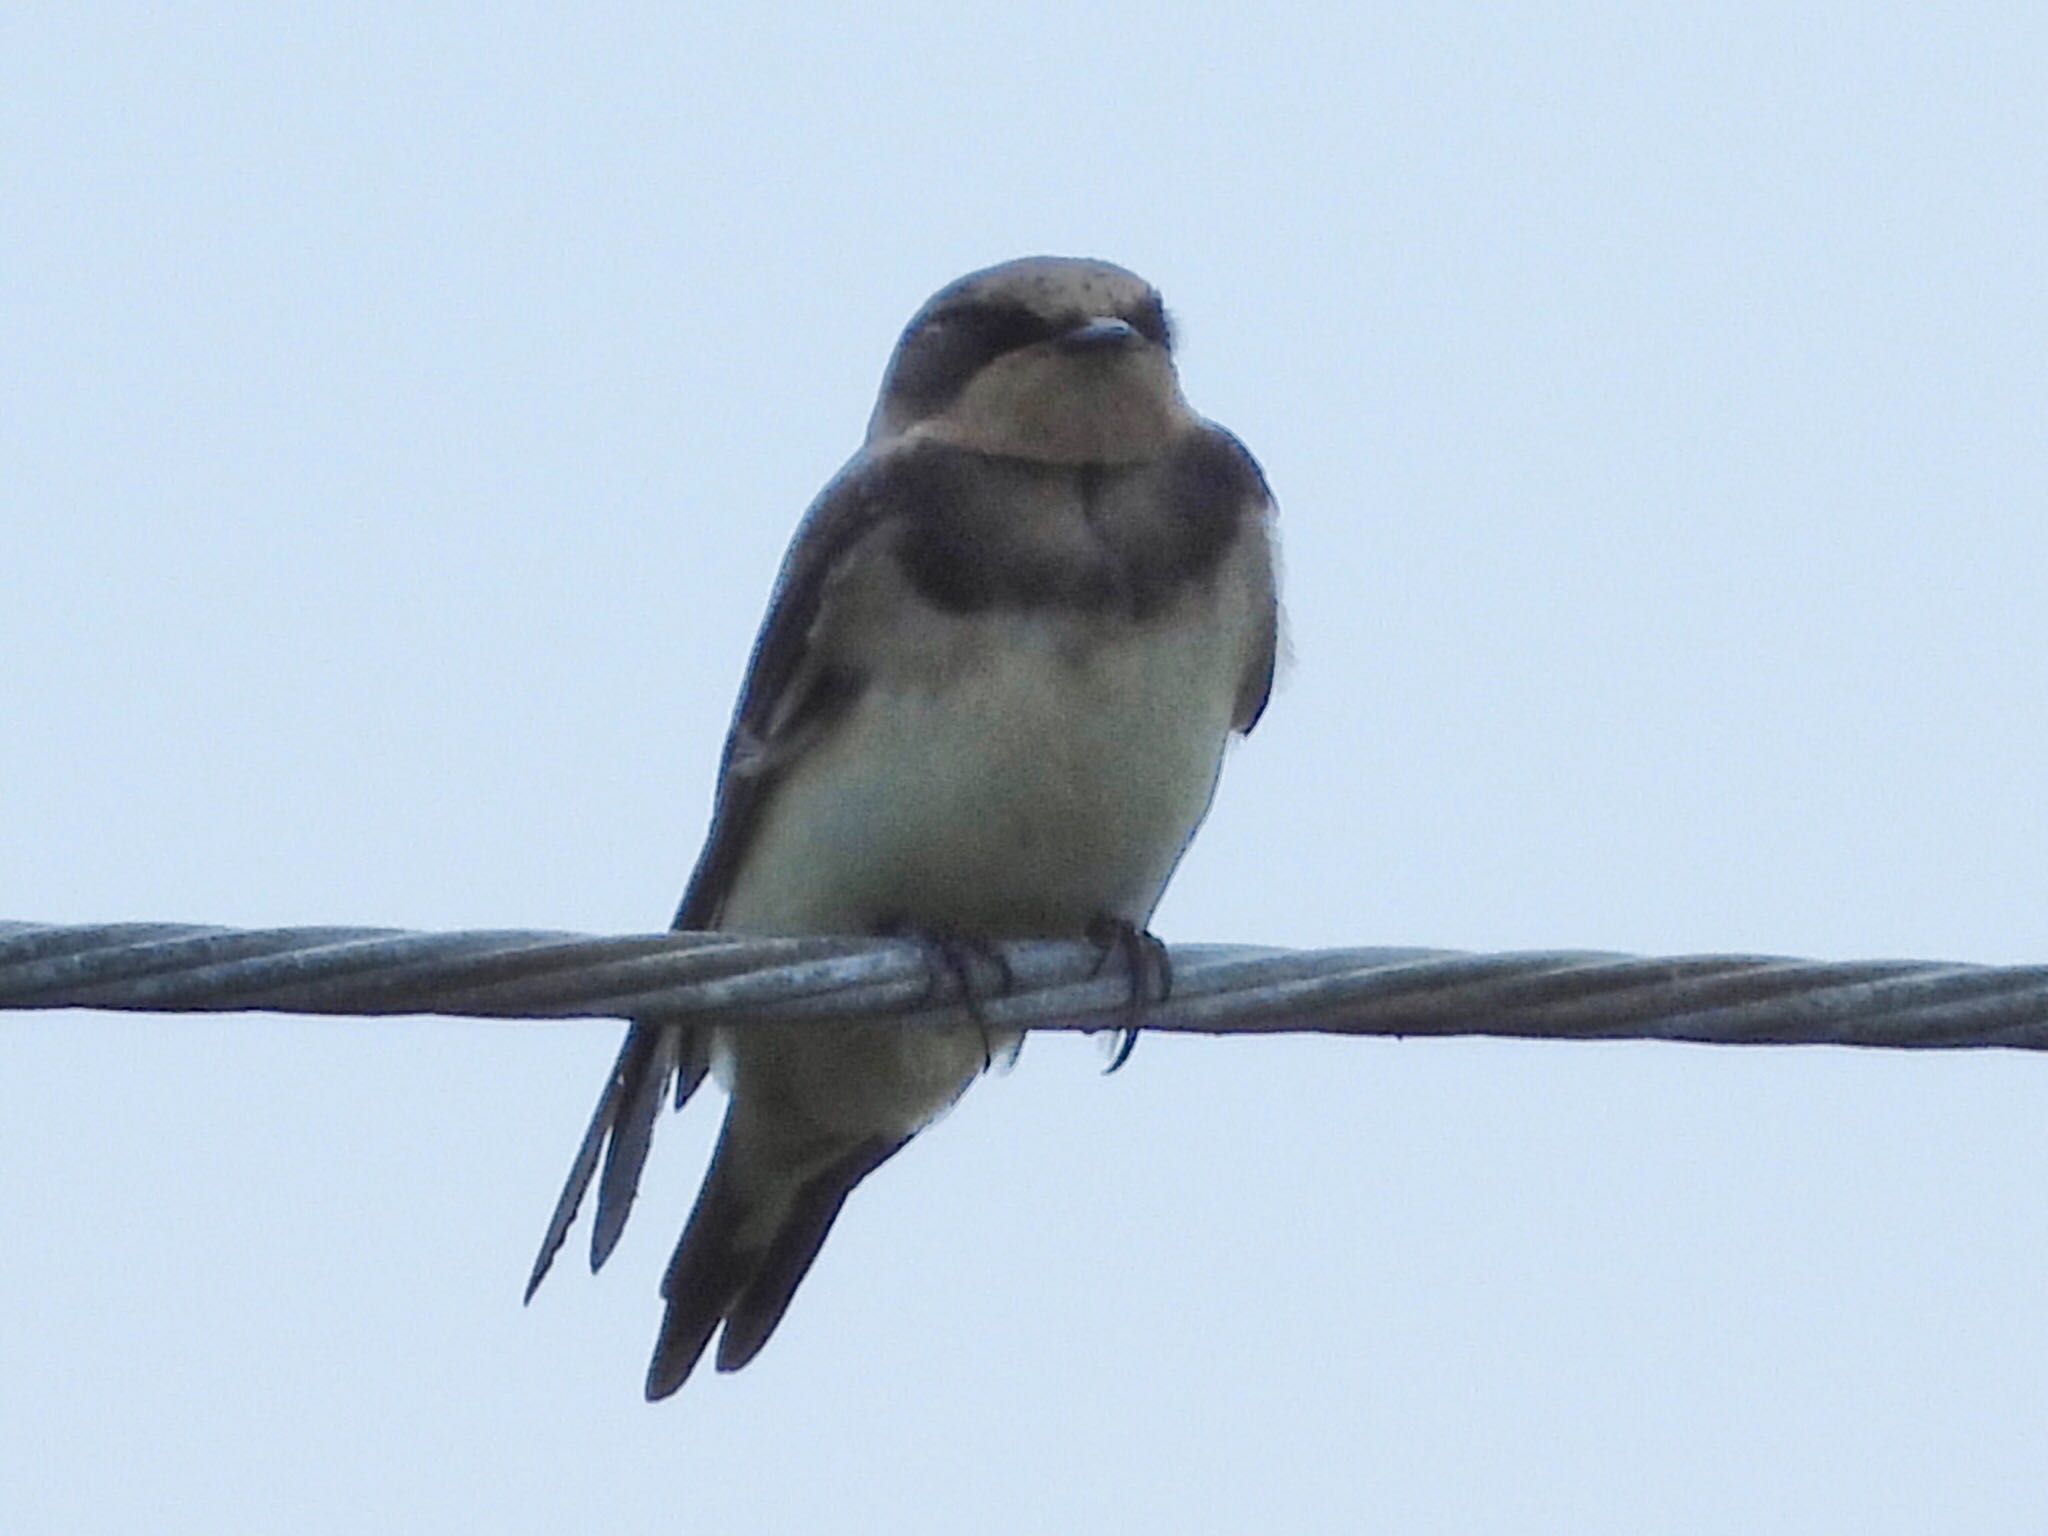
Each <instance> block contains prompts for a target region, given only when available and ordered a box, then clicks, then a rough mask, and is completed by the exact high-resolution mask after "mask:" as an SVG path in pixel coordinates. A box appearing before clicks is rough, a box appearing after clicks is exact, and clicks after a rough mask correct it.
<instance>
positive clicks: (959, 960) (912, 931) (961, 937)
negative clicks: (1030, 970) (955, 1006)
mask: <svg viewBox="0 0 2048 1536" xmlns="http://www.w3.org/2000/svg"><path fill="white" fill-rule="evenodd" d="M882 932H883V933H885V934H888V935H889V936H891V937H893V938H903V939H909V940H910V941H911V942H912V943H914V944H916V945H917V947H918V948H919V949H921V950H922V951H923V952H924V957H925V987H924V994H923V995H922V996H921V997H919V998H918V1000H917V1006H918V1007H919V1008H925V1007H929V1006H930V1005H931V1004H933V1003H937V1002H941V1001H946V1000H949V999H952V1000H957V1001H958V1002H959V1004H960V1006H961V1007H963V1008H965V1009H966V1010H967V1016H968V1018H969V1019H971V1020H973V1022H974V1027H975V1028H976V1029H978V1030H979V1031H981V1069H982V1070H983V1071H984V1072H986V1071H988V1070H989V1069H990V1068H991V1067H993V1066H994V1065H995V1054H994V1041H993V1040H992V1038H991V1037H990V1034H989V1026H988V1015H987V1014H986V1012H984V1010H983V1008H982V1002H983V1000H984V999H985V998H988V997H1008V996H1009V995H1010V993H1011V992H1013V991H1015V990H1016V987H1017V973H1016V971H1015V970H1013V969H1012V968H1011V966H1010V957H1009V956H1008V955H1007V954H1005V953H1004V952H1003V947H1002V946H1001V945H1000V944H998V943H996V941H995V940H993V939H987V938H983V937H982V936H981V935H979V934H968V933H959V932H956V931H955V930H953V929H950V928H941V927H934V926H931V925H928V924H922V923H914V922H912V921H910V920H909V919H908V918H902V917H898V918H892V919H891V920H890V921H888V922H886V923H884V924H882ZM976 961H980V962H982V963H983V964H986V965H988V966H990V967H992V968H993V969H994V971H995V973H996V981H995V985H994V986H993V987H990V988H986V989H984V988H983V987H982V986H981V985H980V984H979V982H978V980H977V978H976V976H975V973H974V962H976ZM948 982H950V983H951V988H950V991H949V989H948V987H947V986H946V983H948Z"/></svg>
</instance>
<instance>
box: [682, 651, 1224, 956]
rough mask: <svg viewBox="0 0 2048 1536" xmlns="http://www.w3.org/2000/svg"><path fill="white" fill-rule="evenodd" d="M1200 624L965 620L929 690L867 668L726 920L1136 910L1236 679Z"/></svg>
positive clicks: (1007, 927) (806, 921)
mask: <svg viewBox="0 0 2048 1536" xmlns="http://www.w3.org/2000/svg"><path fill="white" fill-rule="evenodd" d="M1201 618H1202V619H1204V620H1206V621H1207V622H1196V621H1195V620H1194V618H1193V616H1190V620H1189V621H1188V622H1183V623H1178V624H1170V625H1158V626H1147V627H1144V628H1129V629H1126V630H1124V631H1123V632H1122V633H1121V635H1120V636H1118V638H1116V639H1115V640H1113V641H1111V642H1109V643H1100V644H1093V645H1089V644H1086V643H1084V642H1083V641H1082V639H1081V638H1080V637H1081V636H1083V635H1085V634H1086V633H1087V631H1086V629H1084V628H1083V627H1082V626H1083V625H1084V624H1085V622H1086V621H1084V620H1080V619H1077V618H1075V617H1073V616H1068V615H1062V616H1058V617H1054V618H1040V617H1032V618H1025V617H1020V616H1014V615H1007V614H998V615H994V616H976V617H975V618H973V619H960V620H954V621H950V622H952V623H954V624H956V625H960V626H968V625H972V626H974V627H975V628H976V630H977V631H978V634H977V635H976V636H975V641H976V643H974V645H973V647H972V658H971V660H970V661H968V662H965V663H962V664H959V665H956V666H952V667H948V668H946V669H944V671H943V672H942V673H941V674H940V676H941V677H942V681H941V682H940V683H939V684H938V685H936V686H934V685H931V684H929V683H928V682H927V681H926V680H924V679H922V678H919V679H916V680H912V681H910V682H907V683H897V684H895V685H892V684H891V683H889V682H887V681H875V682H871V683H870V684H869V686H868V689H867V691H866V692H865V693H864V694H863V695H862V697H861V698H860V699H859V700H858V701H857V702H856V703H855V704H854V705H853V707H852V708H851V710H850V711H849V713H848V715H847V717H846V718H844V719H842V720H840V721H837V722H835V723H834V724H833V725H832V726H831V727H830V728H829V729H828V731H827V733H826V735H825V736H824V738H823V739H822V740H821V741H820V742H819V743H817V745H816V746H814V747H813V748H812V749H811V750H810V752H809V753H808V754H807V755H806V756H805V757H804V758H803V760H801V761H800V762H798V763H795V764H793V765H791V767H790V769H789V770H788V772H787V775H786V777H785V778H784V779H783V780H782V782H781V783H779V784H778V785H777V786H776V787H775V789H774V790H773V791H772V792H771V793H772V795H773V800H772V803H771V805H770V806H769V807H768V808H767V810H766V813H765V815H764V817H763V820H762V824H761V826H760V827H759V828H758V829H757V830H756V834H755V838H754V840H753V843H752V846H750V847H749V848H748V850H747V852H746V853H745V855H743V857H742V859H741V861H740V864H741V867H740V870H739V872H738V876H737V878H736V879H735V881H734V883H733V888H732V890H731V891H730V893H729V894H728V896H727V899H726V902H725V905H724V909H723V912H722V914H721V919H720V926H721V927H725V928H730V929H741V930H748V931H754V932H833V931H856V932H858V931H864V930H868V929H871V928H872V927H874V926H875V925H876V924H877V923H880V922H884V921H887V920H890V919H892V918H903V919H907V920H909V921H911V922H914V923H929V924H935V925H943V926H947V927H951V928H954V929H958V930H962V931H965V932H969V933H983V934H987V935H990V936H994V937H1003V936H1009V937H1025V936H1032V935H1059V934H1074V933H1078V932H1080V931H1081V929H1082V928H1083V927H1084V926H1085V925H1086V924H1087V922H1088V921H1089V919H1090V918H1092V917H1094V916H1096V915H1097V914H1101V913H1109V914H1113V915H1115V916H1118V917H1122V918H1125V919H1127V920H1129V921H1131V922H1135V923H1140V924H1142V923H1143V922H1144V921H1145V920H1146V919H1147V918H1148V917H1149V916H1150V915H1151V912H1152V909H1153V907H1154V906H1155V905H1156V904H1157V902H1158V900H1159V896H1160V893H1161V891H1162V890H1163V889H1164V888H1165V885H1166V881H1167V877H1168V876H1169V875H1171V874H1172V872H1173V867H1174V865H1175V864H1176V863H1177V862H1178V861H1179V858H1180V855H1181V852H1182V850H1183V849H1185V848H1186V846H1187V842H1188V839H1189V838H1190V837H1191V836H1192V835H1193V833H1194V830H1195V828H1196V826H1197V825H1198V824H1199V823H1200V821H1201V819H1202V816H1203V815H1204V813H1205V812H1206V811H1207V810H1208V807H1209V800H1210V797H1211V796H1212V794H1213V793H1214V791H1215V786H1216V776H1217V771H1218V769H1219V767H1220V765H1221V762H1222V755H1223V746H1224V742H1225V740H1226V738H1227V736H1228V734H1229V728H1230V709H1231V703H1232V700H1233V698H1234V696H1235V692H1236V688H1237V670H1238V663H1237V657H1236V655H1235V654H1234V653H1235V651H1236V647H1235V646H1234V645H1230V644H1226V643H1225V641H1226V640H1227V639H1228V638H1229V637H1228V636H1227V634H1219V633H1218V632H1217V626H1216V625H1215V623H1214V618H1213V615H1209V614H1203V615H1202V616H1201Z"/></svg>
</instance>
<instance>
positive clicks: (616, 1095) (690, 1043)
mask: <svg viewBox="0 0 2048 1536" xmlns="http://www.w3.org/2000/svg"><path fill="white" fill-rule="evenodd" d="M701 1058H702V1052H701V1051H700V1050H699V1049H698V1048H697V1043H696V1041H695V1039H694V1037H693V1035H692V1032H691V1031H690V1030H689V1029H687V1028H686V1027H684V1026H681V1025H676V1024H650V1023H638V1024H635V1025H633V1027H632V1028H631V1029H629V1030H627V1031H626V1039H625V1042H624V1044H622V1045H621V1046H620V1047H619V1057H618V1060H617V1061H616V1062H614V1063H613V1065H612V1070H611V1075H610V1076H609V1077H607V1078H606V1079H605V1084H604V1092H603V1093H601V1094H600V1095H599V1096H598V1100H597V1109H596V1110H595V1112H593V1113H592V1115H591V1117H590V1125H589V1128H588V1129H586V1130H585V1131H584V1133H583V1143H582V1145H581V1146H579V1147H578V1148H577V1149H576V1157H575V1160H574V1161H573V1162H572V1163H570V1165H569V1177H568V1180H567V1181H566V1182H565V1183H564V1184H563V1185H562V1193H561V1196H560V1198H558V1199H557V1200H556V1201H555V1210H554V1214H553V1215H552V1216H550V1217H549V1218H548V1229H547V1233H546V1235H545V1236H543V1237H542V1238H541V1244H540V1253H539V1255H538V1256H537V1257H536V1258H535V1259H534V1261H533V1273H532V1275H530V1276H529V1277H528V1279H527V1282H526V1299H527V1300H528V1301H532V1300H533V1293H534V1292H535V1291H537V1290H539V1289H540V1283H541V1281H542V1280H544V1279H546V1278H547V1273H548V1270H549V1268H550V1267H551V1266H552V1265H553V1264H554V1262H555V1255H556V1254H557V1253H559V1252H561V1250H562V1244H563V1243H564V1242H566V1241H567V1240H568V1236H569V1228H570V1227H571V1226H572V1225H573V1224H574V1223H575V1220H576V1212H577V1210H578V1208H579V1207H580V1206H581V1205H582V1204H583V1195H584V1192H585V1191H586V1190H588V1189H589V1188H590V1181H591V1178H592V1176H593V1175H595V1174H596V1172H597V1165H598V1158H599V1156H600V1155H601V1154H606V1153H607V1151H608V1153H609V1155H607V1156H605V1171H604V1178H603V1181H602V1182H601V1183H600V1184H599V1186H598V1197H597V1219H596V1221H595V1223H594V1224H593V1228H592V1232H591V1248H590V1264H591V1268H593V1269H595V1268H597V1267H598V1266H599V1265H600V1264H602V1263H603V1262H604V1261H605V1259H606V1257H608V1256H609V1255H610V1253H611V1250H612V1246H613V1245H614V1244H615V1243H617V1241H618V1237H619V1232H620V1231H621V1230H622V1229H623V1228H624V1226H625V1224H626V1215H627V1213H628V1212H629V1211H630V1210H631V1209H632V1205H633V1193H634V1190H635V1188H636V1187H637V1186H638V1184H639V1180H640V1170H641V1167H642V1166H643V1165H644V1164H645V1162H646V1160H647V1147H648V1143H649V1142H650V1141H651V1140H652V1138H653V1135H654V1117H655V1111H656V1110H657V1109H659V1108H660V1105H661V1097H662V1092H663V1090H664V1089H665V1088H666V1087H667V1084H668V1074H669V1073H670V1072H671V1071H674V1072H676V1073H678V1077H677V1084H676V1106H677V1107H678V1108H681V1107H682V1104H683V1102H684V1101H685V1100H686V1099H688V1098H689V1096H690V1093H691V1092H692V1091H693V1090H694V1089H695V1088H696V1086H697V1084H698V1083H700V1082H702V1081H703V1080H704V1065H703V1062H702V1059H701ZM607 1143H609V1146H607Z"/></svg>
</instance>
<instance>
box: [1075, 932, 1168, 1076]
mask: <svg viewBox="0 0 2048 1536" xmlns="http://www.w3.org/2000/svg"><path fill="white" fill-rule="evenodd" d="M1088 942H1089V943H1091V944H1093V945H1094V946H1095V947H1096V950H1097V951H1098V953H1097V954H1096V956H1095V967H1094V969H1093V970H1091V971H1089V973H1088V974H1089V976H1090V977H1095V976H1100V975H1101V974H1102V971H1103V967H1104V966H1106V965H1108V964H1109V957H1110V955H1111V954H1120V955H1121V956H1122V957H1123V962H1124V969H1125V971H1126V972H1127V973H1128V974H1129V976H1130V980H1131V990H1130V996H1129V997H1128V999H1126V1001H1125V1003H1124V1020H1125V1022H1124V1027H1123V1028H1122V1029H1121V1030H1119V1031H1118V1035H1119V1038H1118V1040H1117V1042H1116V1048H1115V1051H1114V1054H1113V1055H1112V1056H1111V1058H1110V1063H1109V1065H1108V1066H1107V1067H1105V1068H1103V1075H1104V1076H1107V1075H1108V1074H1109V1073H1111V1072H1114V1071H1116V1069H1117V1068H1119V1067H1121V1066H1122V1065H1123V1064H1124V1063H1125V1062H1127V1061H1129V1060H1130V1059H1131V1052H1132V1051H1133V1050H1135V1049H1136V1048H1137V1045H1138V1020H1139V1018H1140V1016H1141V1015H1143V1013H1144V1011H1145V1008H1146V1006H1147V1005H1148V1004H1152V1003H1163V1002H1165V1001H1166V1000H1167V998H1169V997H1170V996H1172V995H1173V956H1172V954H1171V953H1170V952H1169V951H1168V950H1167V947H1166V945H1165V944H1163V943H1162V942H1161V941H1160V940H1159V939H1158V937H1157V936H1156V935H1154V934H1153V933H1151V932H1150V931H1149V930H1147V929H1144V928H1140V927H1139V926H1138V925H1137V924H1136V923H1133V922H1130V921H1128V920H1127V919H1125V918H1121V917H1111V916H1110V915H1109V914H1108V913H1106V912H1105V913H1102V914H1100V915H1098V916H1097V917H1095V918H1094V919H1093V920H1092V921H1091V922H1090V923H1089V924H1088Z"/></svg>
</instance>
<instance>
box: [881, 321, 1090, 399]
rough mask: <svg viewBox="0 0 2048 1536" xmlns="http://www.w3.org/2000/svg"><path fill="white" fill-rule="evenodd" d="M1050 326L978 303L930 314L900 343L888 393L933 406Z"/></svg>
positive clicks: (1040, 338) (1051, 331)
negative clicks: (1005, 354) (930, 315)
mask: <svg viewBox="0 0 2048 1536" xmlns="http://www.w3.org/2000/svg"><path fill="white" fill-rule="evenodd" d="M1053 334H1054V327H1053V326H1052V325H1051V324H1050V323H1049V322H1047V321H1046V320H1044V319H1043V318H1041V317H1040V316H1038V315H1035V314H1033V313H1032V312H1031V311H1030V310H1027V309H1022V308H1019V307H1016V306H1013V305H998V304H977V305H972V306H965V307H962V308H959V309H952V310H947V311H944V312H943V313H940V314H936V315H933V316H932V317H931V318H930V319H928V320H926V321H924V322H923V323H922V324H920V325H919V326H918V327H917V329H916V330H914V331H912V332H911V333H910V335H908V336H906V337H905V338H904V340H903V345H902V348H901V349H900V351H899V352H898V353H897V357H896V367H895V369H894V372H893V374H892V376H891V379H890V386H889V387H890V391H891V393H893V394H895V395H897V396H899V397H902V398H905V399H910V400H915V401H917V402H919V403H920V404H921V405H923V406H924V407H925V408H927V409H932V408H936V407H938V406H940V405H943V404H944V403H945V402H946V401H948V400H950V399H952V397H953V396H954V395H956V394H958V393H959V392H960V391H961V390H962V389H964V388H965V387H966V385H967V381H968V380H969V379H971V378H973V377H974V375H975V374H976V373H978V372H980V371H981V370H982V369H983V368H985V367H987V366H988V365H989V364H990V363H992V362H994V361H995V360H996V359H997V358H999V357H1001V356H1002V355H1003V354H1004V353H1006V352H1014V351H1016V350H1017V349H1018V348H1019V347H1028V346H1030V345H1031V344H1032V343H1034V342H1039V341H1044V340H1046V339H1048V338H1049V337H1051V336H1052V335H1053Z"/></svg>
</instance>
